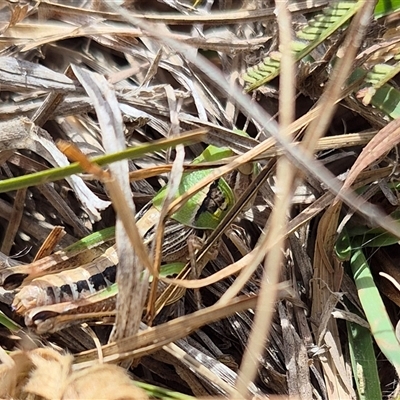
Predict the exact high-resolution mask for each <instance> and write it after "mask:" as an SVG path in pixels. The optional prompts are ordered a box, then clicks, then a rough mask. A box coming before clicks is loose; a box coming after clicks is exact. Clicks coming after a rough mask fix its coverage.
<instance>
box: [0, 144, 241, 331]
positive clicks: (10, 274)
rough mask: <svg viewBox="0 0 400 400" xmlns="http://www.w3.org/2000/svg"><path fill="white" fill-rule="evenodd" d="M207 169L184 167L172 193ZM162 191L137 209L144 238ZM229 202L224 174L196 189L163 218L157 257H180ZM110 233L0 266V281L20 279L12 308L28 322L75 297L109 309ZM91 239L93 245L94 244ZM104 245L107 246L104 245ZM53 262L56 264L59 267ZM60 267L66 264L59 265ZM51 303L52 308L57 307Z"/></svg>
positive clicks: (217, 151)
mask: <svg viewBox="0 0 400 400" xmlns="http://www.w3.org/2000/svg"><path fill="white" fill-rule="evenodd" d="M232 155H233V152H232V151H231V150H230V149H227V148H217V147H215V146H212V145H210V146H208V147H207V148H206V150H205V151H204V152H203V153H202V154H201V155H200V156H199V157H197V158H196V159H195V160H194V161H193V164H200V163H202V162H203V161H216V160H221V159H223V158H225V157H229V156H232ZM210 171H211V170H210V169H206V170H196V171H193V172H187V173H184V174H183V177H182V180H181V183H180V185H179V188H178V191H177V193H176V195H175V197H176V198H177V197H179V196H180V195H181V194H183V193H185V192H186V191H187V190H188V189H189V188H190V187H191V186H193V184H194V183H197V182H198V181H199V180H201V179H203V178H204V177H206V176H207V175H208V174H209V173H210ZM165 195H166V188H163V189H161V190H160V191H159V192H158V193H157V194H156V196H155V197H154V199H153V200H152V202H150V203H149V204H148V205H147V206H145V207H144V209H143V210H141V211H140V212H139V213H138V215H137V220H138V228H139V231H140V233H141V234H142V236H143V238H144V241H145V243H147V244H149V243H150V242H151V240H152V239H153V237H154V233H155V232H154V223H155V221H157V220H158V219H159V213H160V209H161V206H162V203H163V201H164V198H165ZM234 202H235V195H234V192H233V190H232V188H231V187H230V186H229V184H228V183H227V182H226V180H225V179H224V178H220V179H218V180H216V181H215V182H213V183H212V184H210V185H208V186H207V187H205V188H203V189H202V190H201V191H199V192H197V193H196V194H195V195H194V196H193V197H191V198H190V199H189V201H188V202H187V203H186V204H185V206H184V207H182V208H181V209H180V210H179V211H178V212H176V213H175V214H173V215H172V216H171V218H170V219H169V220H168V221H167V222H166V225H165V240H164V242H163V247H162V255H163V256H162V261H163V262H167V263H171V262H176V261H180V260H182V261H186V258H187V255H188V249H187V241H188V239H189V237H190V236H191V235H196V234H197V235H198V234H199V233H201V232H207V231H210V230H213V229H215V228H216V227H217V226H218V224H219V223H220V221H221V220H222V219H223V218H224V217H225V215H226V214H227V213H228V211H229V210H230V209H231V207H232V206H233V204H234ZM112 238H113V231H112V229H111V228H108V230H104V231H102V232H99V233H95V234H92V235H89V236H88V237H87V238H85V239H82V240H81V241H79V242H77V243H76V244H74V245H72V246H70V247H69V248H67V249H65V250H64V251H61V252H58V253H55V254H54V255H52V256H48V257H46V258H44V259H42V260H39V261H36V262H34V263H31V264H28V265H21V266H17V267H13V268H8V269H5V270H3V271H0V283H1V284H3V285H4V286H6V287H7V286H8V287H15V286H18V284H20V283H21V281H23V283H22V286H21V289H20V291H19V292H18V293H17V294H16V296H15V299H14V303H13V307H14V308H15V309H16V310H17V312H18V313H21V314H24V315H26V318H27V323H28V325H35V324H36V325H37V324H38V323H40V322H43V320H44V319H47V318H49V317H50V316H53V317H54V316H58V315H59V314H62V313H61V312H60V310H63V309H64V312H66V310H67V309H70V310H71V308H74V305H75V306H76V307H78V308H79V309H80V310H81V309H82V304H81V305H79V304H80V303H83V304H85V307H86V308H88V309H94V308H96V309H97V307H95V306H94V305H95V303H98V306H100V304H102V302H105V303H106V304H108V305H107V306H100V308H101V307H103V309H104V307H105V308H107V309H108V308H110V309H112V307H113V304H114V302H115V300H112V299H113V298H115V295H116V293H117V289H116V288H115V284H114V282H115V273H116V266H117V264H118V257H117V252H116V249H115V246H111V247H109V242H110V241H111V240H112ZM96 241H98V243H99V247H96ZM105 247H108V248H107V249H106V250H104V249H105ZM99 253H101V254H99ZM82 260H83V262H82ZM69 261H71V262H70V264H69ZM183 265H184V264H183V263H175V264H173V266H172V267H171V265H170V264H167V265H166V266H165V265H164V266H162V268H161V271H160V274H161V275H162V276H163V275H164V276H165V274H168V273H169V274H171V270H172V271H173V273H174V274H175V273H177V272H179V271H178V270H179V268H182V267H183ZM46 267H47V268H46ZM59 267H61V269H62V271H60V272H59V270H58V268H59ZM66 267H67V268H68V267H69V268H68V269H67V270H65V268H66ZM54 272H55V273H54ZM110 288H113V289H112V290H111V289H110ZM103 296H105V299H106V300H104V298H103ZM110 299H111V300H110ZM63 303H65V307H64V308H63V305H62V304H63ZM67 304H68V306H67ZM46 307H47V308H46ZM91 307H92V308H91ZM52 308H53V309H54V308H56V309H57V311H55V310H53V309H52ZM46 310H47V311H46ZM74 310H75V308H74ZM28 313H29V315H28ZM74 313H76V312H75V311H74ZM44 316H46V318H44Z"/></svg>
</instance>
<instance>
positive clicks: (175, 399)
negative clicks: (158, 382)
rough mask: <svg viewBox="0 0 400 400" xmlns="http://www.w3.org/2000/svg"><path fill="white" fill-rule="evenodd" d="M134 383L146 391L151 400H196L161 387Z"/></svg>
mask: <svg viewBox="0 0 400 400" xmlns="http://www.w3.org/2000/svg"><path fill="white" fill-rule="evenodd" d="M133 383H134V385H136V386H137V387H139V388H141V389H143V390H145V391H146V392H147V394H148V395H149V396H151V398H156V399H162V400H195V397H192V396H188V395H187V394H183V393H179V392H174V391H172V390H168V389H164V388H162V387H159V386H154V385H150V384H149V383H144V382H139V381H134V382H133Z"/></svg>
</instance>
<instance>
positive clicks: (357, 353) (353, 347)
mask: <svg viewBox="0 0 400 400" xmlns="http://www.w3.org/2000/svg"><path fill="white" fill-rule="evenodd" d="M346 324H347V336H348V339H349V350H350V359H351V366H352V369H353V376H354V380H355V381H356V386H357V392H358V398H359V400H376V399H380V398H382V393H381V385H380V381H379V375H378V367H377V365H376V356H375V352H374V346H373V343H372V337H371V332H370V331H369V330H368V329H366V328H364V327H362V326H360V325H358V324H356V323H354V322H346Z"/></svg>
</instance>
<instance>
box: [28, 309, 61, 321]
mask: <svg viewBox="0 0 400 400" xmlns="http://www.w3.org/2000/svg"><path fill="white" fill-rule="evenodd" d="M59 314H60V313H58V312H55V311H39V312H38V313H37V314H35V315H33V316H32V320H31V321H32V322H33V323H34V324H40V323H41V322H43V321H46V319H49V318H54V317H57V315H59Z"/></svg>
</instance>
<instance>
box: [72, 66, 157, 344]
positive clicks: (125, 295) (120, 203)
mask: <svg viewBox="0 0 400 400" xmlns="http://www.w3.org/2000/svg"><path fill="white" fill-rule="evenodd" d="M73 71H74V73H75V75H76V76H77V78H78V79H79V80H80V82H81V83H82V86H83V87H84V88H85V90H86V91H87V92H88V94H89V96H90V98H91V99H92V101H93V103H94V106H95V109H96V112H97V118H98V120H99V124H100V127H101V131H102V136H103V145H104V148H105V150H106V151H107V152H110V153H114V152H117V151H122V150H124V149H125V137H124V133H123V131H122V116H121V112H120V109H119V105H118V101H117V99H116V97H115V93H114V91H113V90H112V88H111V87H110V85H109V84H108V82H107V81H106V80H105V78H104V77H102V76H100V75H95V74H93V73H90V72H89V71H85V70H83V69H81V68H78V67H73ZM110 173H111V179H106V180H104V183H105V185H106V187H107V188H108V190H109V194H110V197H111V199H112V202H113V206H114V208H115V209H116V211H117V223H116V232H115V233H116V243H117V252H118V259H119V263H118V272H117V283H118V286H119V288H120V290H119V294H118V299H117V319H116V325H115V330H114V335H115V336H113V337H114V338H122V337H126V336H129V335H131V334H133V333H135V332H137V330H138V329H139V323H140V320H141V316H142V310H143V303H144V297H145V296H144V289H145V287H147V284H146V285H144V282H147V279H144V280H141V279H140V273H141V272H142V270H143V267H146V268H147V270H148V271H151V270H152V265H151V262H150V259H149V255H148V251H147V249H146V247H145V245H144V243H143V240H142V239H141V235H140V233H139V229H138V227H137V225H136V221H135V218H134V215H135V214H136V211H135V206H134V203H133V201H132V193H131V190H130V187H129V177H128V174H129V169H128V163H127V161H120V162H117V163H113V164H111V165H110ZM127 236H128V238H129V240H128V238H127ZM152 272H153V271H152Z"/></svg>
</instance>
